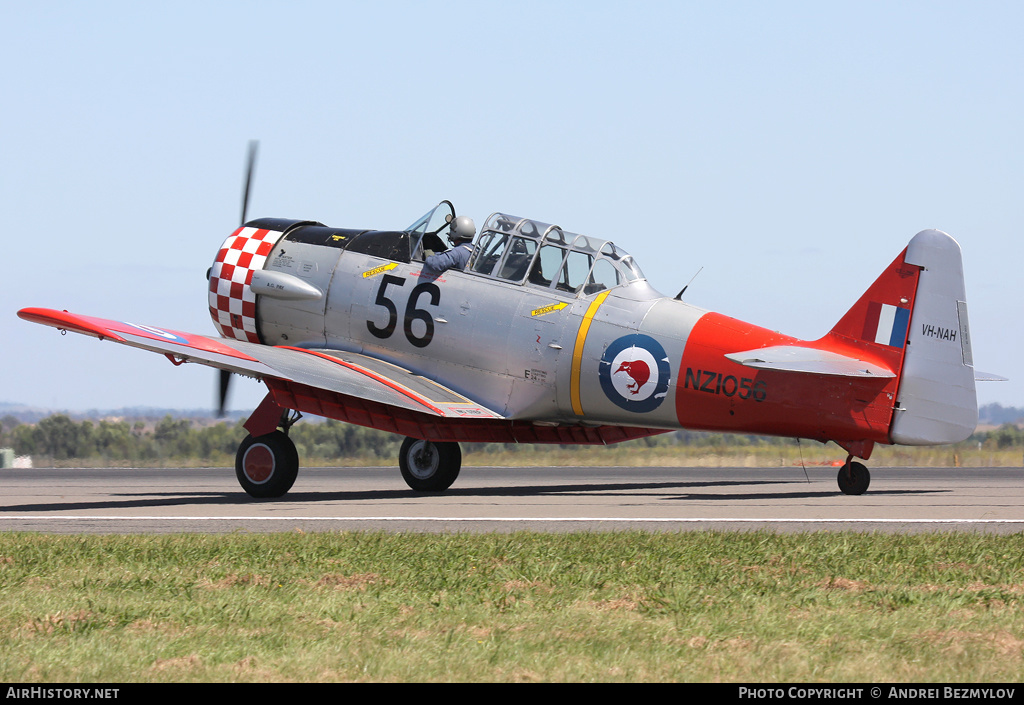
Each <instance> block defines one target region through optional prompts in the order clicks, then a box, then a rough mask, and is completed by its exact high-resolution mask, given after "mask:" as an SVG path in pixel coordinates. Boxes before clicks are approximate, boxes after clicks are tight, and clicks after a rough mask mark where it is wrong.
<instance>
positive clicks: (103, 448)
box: [0, 414, 1024, 463]
mask: <svg viewBox="0 0 1024 705" xmlns="http://www.w3.org/2000/svg"><path fill="white" fill-rule="evenodd" d="M242 424H243V421H237V422H234V423H229V422H221V423H209V422H206V423H203V422H201V421H197V420H194V419H180V418H173V417H171V416H169V415H168V416H165V417H164V418H163V419H161V420H160V421H157V422H156V423H155V424H154V423H152V422H145V421H142V420H134V421H127V420H111V419H103V420H99V421H96V422H93V421H90V420H84V421H75V420H73V419H71V418H70V417H69V416H67V415H64V414H55V415H52V416H48V417H46V418H44V419H41V420H40V421H38V422H37V423H34V424H30V423H21V422H20V421H18V419H16V418H15V417H13V416H5V417H3V418H2V419H0V447H4V448H13V449H14V452H15V454H16V455H32V456H39V457H46V458H52V459H53V460H71V459H83V460H86V459H102V460H109V461H128V462H138V461H160V460H183V459H204V460H212V461H217V462H233V458H234V455H235V451H236V449H237V448H238V444H239V442H241V440H242V439H243V438H245V436H246V433H247V432H246V431H245V429H244V428H243V427H242ZM289 435H290V437H291V439H292V441H294V442H295V445H296V447H297V448H298V450H299V454H300V457H304V458H334V459H338V460H344V459H363V460H366V459H374V458H380V459H382V460H386V461H387V462H388V463H390V462H392V461H393V460H394V458H395V457H396V456H397V455H398V450H399V447H400V445H401V442H402V438H401V437H400V436H397V435H395V434H392V433H386V432H384V431H377V430H374V429H370V428H364V427H362V426H354V425H352V424H346V423H342V422H340V421H334V420H331V419H327V420H323V421H316V420H311V421H306V422H303V423H298V424H296V425H294V426H293V427H292V428H291V430H290V432H289ZM792 442H793V441H792V440H791V439H785V438H773V437H767V436H749V435H738V434H723V433H706V432H696V431H675V432H670V433H666V434H662V435H659V436H650V437H647V438H642V439H638V440H635V441H628V442H627V443H631V444H635V445H637V446H640V447H644V448H657V447H666V446H673V445H692V446H707V447H744V446H755V445H780V444H788V443H792ZM964 444H969V445H970V446H971V447H976V446H977V444H981V445H982V446H984V447H987V448H993V449H1007V448H1019V447H1024V430H1021V429H1020V428H1018V427H1017V426H1016V425H1015V424H1010V423H1007V424H1003V425H1002V426H1000V427H998V428H996V429H993V430H989V431H979V432H977V433H975V434H974V435H973V436H971V438H970V439H969V440H967V441H965V442H964ZM525 447H529V448H531V449H535V448H538V447H543V446H525ZM522 448H524V446H520V445H517V444H502V443H464V444H463V449H464V450H465V451H467V452H485V453H486V452H492V451H497V450H502V451H513V452H514V451H518V450H520V449H522Z"/></svg>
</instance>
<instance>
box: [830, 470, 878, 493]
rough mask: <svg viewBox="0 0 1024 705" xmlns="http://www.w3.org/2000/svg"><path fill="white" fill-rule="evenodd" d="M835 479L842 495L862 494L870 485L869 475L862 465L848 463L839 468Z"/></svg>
mask: <svg viewBox="0 0 1024 705" xmlns="http://www.w3.org/2000/svg"><path fill="white" fill-rule="evenodd" d="M836 479H837V480H838V481H839V489H840V490H842V491H843V494H864V493H865V492H867V491H868V485H870V484H871V473H870V472H868V469H867V468H866V467H864V466H863V465H862V464H860V463H854V462H849V463H847V464H846V465H844V466H843V467H841V468H839V475H838V476H837V477H836Z"/></svg>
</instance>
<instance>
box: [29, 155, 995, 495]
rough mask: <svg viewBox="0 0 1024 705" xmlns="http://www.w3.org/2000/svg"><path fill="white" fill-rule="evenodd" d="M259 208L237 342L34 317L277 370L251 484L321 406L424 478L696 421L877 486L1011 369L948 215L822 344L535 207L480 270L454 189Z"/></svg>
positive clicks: (48, 312)
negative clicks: (882, 463) (468, 459)
mask: <svg viewBox="0 0 1024 705" xmlns="http://www.w3.org/2000/svg"><path fill="white" fill-rule="evenodd" d="M250 174H251V162H250ZM246 191H247V192H248V185H247V187H246ZM244 213H245V205H244V204H243V223H244V224H243V225H242V226H241V227H239V228H238V229H237V230H236V231H235V232H234V233H232V234H231V235H230V236H229V237H228V238H227V240H226V241H225V242H224V244H223V245H222V246H221V248H220V249H219V251H218V253H217V257H216V259H215V261H214V264H213V266H212V267H211V269H210V271H209V272H208V278H209V308H210V315H211V317H212V319H213V323H214V325H215V327H216V329H217V331H218V333H219V334H220V335H219V337H214V336H204V335H196V334H192V333H184V332H180V331H176V330H170V329H166V328H159V327H154V326H149V325H139V324H134V323H126V322H121V321H113V320H106V319H98V318H93V317H89V316H83V315H78V314H72V313H68V312H66V311H56V310H52V309H39V308H29V309H23V310H21V311H19V314H18V315H19V316H20V317H21V318H23V319H26V320H29V321H32V322H35V323H41V324H44V325H48V326H52V327H55V328H59V329H61V330H63V331H69V330H70V331H73V332H77V333H83V334H86V335H91V336H95V337H98V338H100V339H104V340H110V341H114V342H117V343H122V344H125V345H129V346H133V347H137V348H142V349H144V350H149V351H153V352H157V353H160V354H163V355H165V356H166V357H167V358H168V359H169V360H170V361H171V362H172V363H173V364H175V365H180V364H182V363H186V362H188V363H199V364H204V365H209V366H211V367H215V368H218V369H220V370H221V371H222V375H223V379H227V375H228V374H239V375H244V376H248V377H252V378H255V379H258V380H262V382H263V383H264V384H265V385H266V387H267V395H266V398H265V399H264V400H263V402H262V403H261V404H260V405H259V407H257V409H256V410H255V411H254V412H253V413H252V414H251V415H250V417H249V418H248V420H247V421H246V423H245V429H246V430H247V431H248V433H249V435H248V436H247V437H246V438H245V439H244V440H243V441H242V442H241V444H240V446H239V448H238V452H237V455H236V462H235V469H236V475H237V478H238V481H239V483H240V484H241V486H242V487H243V488H244V490H245V491H246V492H247V493H249V494H250V495H251V496H253V497H260V498H272V497H280V496H282V495H284V494H285V493H287V492H288V490H289V489H290V488H291V487H292V484H293V483H294V482H295V479H296V477H297V474H298V471H299V457H298V453H297V451H296V448H295V445H294V444H293V443H292V441H291V440H290V439H289V437H288V431H289V429H290V428H291V426H292V424H293V423H295V421H297V420H298V418H299V417H300V416H301V414H304V413H307V414H314V415H319V416H324V417H328V418H332V419H338V420H340V421H345V422H348V423H354V424H359V425H363V426H368V427H372V428H376V429H381V430H384V431H389V432H392V433H397V434H401V435H403V436H405V437H406V438H405V441H404V442H403V444H402V448H401V451H400V454H399V467H400V469H401V473H402V476H403V477H404V478H405V481H406V482H407V484H408V485H409V487H411V488H412V489H413V490H417V491H423V492H439V491H443V490H445V489H447V488H448V487H449V486H450V485H451V484H452V483H453V482H454V481H455V479H456V478H457V476H458V474H459V470H460V467H461V463H462V454H461V450H460V446H459V443H460V442H503V443H510V442H515V443H558V444H610V443H616V442H619V441H624V440H629V439H635V438H641V437H644V436H649V435H653V434H659V433H665V432H668V431H672V430H675V429H680V428H688V429H701V430H716V431H725V432H737V433H754V434H768V435H778V436H787V437H795V438H807V439H813V440H817V441H821V442H827V441H834V442H835V443H837V444H838V445H839V446H840V447H841V448H842V449H843V450H844V451H846V454H847V455H846V461H845V464H844V465H843V466H842V468H841V469H840V470H839V473H838V478H837V480H838V483H839V487H840V489H841V490H842V491H843V492H844V493H847V494H861V493H863V492H864V491H866V490H867V487H868V484H869V482H870V474H869V473H868V470H867V468H866V467H865V466H864V465H863V464H862V463H860V462H856V461H854V458H859V459H868V458H869V457H870V455H871V452H872V449H873V448H874V446H875V445H876V444H878V443H882V444H904V445H930V444H942V443H955V442H958V441H961V440H964V439H966V438H967V437H968V436H969V435H970V434H971V433H972V432H973V431H974V429H975V426H976V424H977V414H978V411H977V400H976V394H975V379H976V378H979V379H996V378H997V377H996V376H993V375H983V374H977V375H976V374H975V371H974V367H973V356H972V348H971V341H970V331H969V326H968V321H967V304H966V296H965V293H964V281H963V268H962V262H961V255H960V247H959V245H958V244H957V243H956V242H955V241H954V240H953V239H952V238H951V237H950V236H949V235H947V234H945V233H942V232H940V231H936V230H926V231H923V232H921V233H918V234H917V235H916V236H915V237H914V238H913V239H912V240H911V241H910V243H909V244H908V246H907V247H906V249H904V250H903V252H901V253H900V254H899V255H898V256H897V257H896V259H895V260H894V261H893V262H892V264H891V265H890V266H889V267H887V268H886V269H885V270H884V271H883V272H882V274H881V275H880V276H879V277H878V279H877V280H876V281H875V282H874V284H872V285H871V286H870V287H869V288H868V289H867V291H866V292H865V293H864V295H863V296H862V297H861V298H860V299H859V300H858V301H857V302H855V303H854V304H853V306H852V307H851V308H850V309H849V311H848V312H847V313H846V314H845V315H844V316H843V317H842V318H841V319H840V321H839V322H838V323H836V325H835V326H833V327H832V329H831V330H829V331H828V332H827V333H826V334H825V335H824V336H823V337H821V338H819V339H817V340H813V341H808V340H799V339H797V338H794V337H791V336H786V335H783V334H781V333H778V332H775V331H770V330H767V329H765V328H761V327H758V326H755V325H752V324H749V323H745V322H742V321H739V320H737V319H734V318H729V317H727V316H723V315H721V314H718V313H714V312H710V311H706V310H704V309H700V308H697V307H695V306H692V305H690V304H688V303H686V302H684V301H682V300H680V297H679V296H677V297H674V298H673V297H667V296H663V295H662V294H660V293H658V292H657V291H655V289H654V288H652V286H651V285H650V284H649V283H648V282H647V279H646V278H645V277H644V275H643V273H642V271H641V269H640V267H639V266H638V264H637V262H636V261H635V260H634V259H633V257H631V256H630V255H629V254H627V252H626V251H624V250H623V249H622V248H621V247H619V246H618V245H616V244H614V243H612V242H610V241H607V240H601V239H597V238H594V237H590V236H585V235H579V234H576V233H572V232H569V231H567V230H565V229H563V228H561V227H559V226H557V225H553V224H548V223H541V222H538V221H536V220H531V219H528V218H521V217H518V216H511V215H507V214H504V213H494V214H493V215H491V216H490V217H489V218H487V220H486V221H485V222H484V224H483V226H482V227H481V229H480V232H479V234H478V235H477V236H476V238H475V242H474V244H473V249H472V256H471V258H470V259H469V261H468V263H467V264H466V265H465V267H464V269H462V270H458V269H448V270H447V271H443V272H437V271H434V270H432V269H430V268H429V267H427V266H426V262H425V260H426V259H427V258H428V257H430V256H431V254H432V253H440V252H445V251H447V250H449V249H450V248H451V247H452V245H453V243H452V242H450V241H449V239H448V236H449V235H450V234H451V231H452V229H453V227H454V225H453V224H454V223H456V222H457V221H458V220H459V218H457V217H456V213H455V208H454V207H453V206H452V204H451V203H450V202H448V201H442V202H441V203H440V204H438V205H437V206H436V207H434V208H432V209H431V210H430V211H428V212H427V213H426V214H425V215H423V216H422V217H421V218H418V219H417V220H416V221H415V222H413V223H412V224H411V225H410V226H409V227H407V228H404V229H401V230H383V231H382V230H358V229H340V228H332V227H327V226H325V225H323V224H321V223H318V222H313V221H305V220H285V219H275V218H261V219H257V220H251V221H248V222H246V221H245V217H244ZM680 293H682V292H680ZM225 390H226V387H223V386H222V397H221V398H222V402H221V403H222V405H223V394H224V393H225Z"/></svg>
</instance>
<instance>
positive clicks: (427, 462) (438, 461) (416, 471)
mask: <svg viewBox="0 0 1024 705" xmlns="http://www.w3.org/2000/svg"><path fill="white" fill-rule="evenodd" d="M398 467H399V468H401V470H402V478H403V479H405V483H406V484H407V485H409V487H411V488H412V489H414V490H416V491H417V492H444V491H445V490H446V489H448V488H449V487H451V486H452V483H453V482H455V478H457V477H458V476H459V470H461V469H462V449H461V448H459V444H458V443H450V442H449V443H434V442H433V441H422V440H420V439H418V438H406V439H405V440H404V441H402V450H401V451H399V454H398Z"/></svg>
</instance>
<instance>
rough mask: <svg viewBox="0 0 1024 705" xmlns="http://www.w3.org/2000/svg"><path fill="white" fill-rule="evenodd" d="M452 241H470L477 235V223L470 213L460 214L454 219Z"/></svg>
mask: <svg viewBox="0 0 1024 705" xmlns="http://www.w3.org/2000/svg"><path fill="white" fill-rule="evenodd" d="M451 231H452V235H451V239H452V242H454V243H456V244H458V243H460V242H469V241H470V240H472V239H473V237H474V236H476V223H474V222H473V219H472V218H470V217H469V216H468V215H460V216H458V217H457V218H456V219H455V220H453V221H452V226H451Z"/></svg>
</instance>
